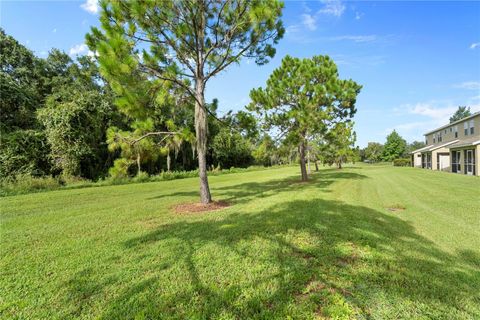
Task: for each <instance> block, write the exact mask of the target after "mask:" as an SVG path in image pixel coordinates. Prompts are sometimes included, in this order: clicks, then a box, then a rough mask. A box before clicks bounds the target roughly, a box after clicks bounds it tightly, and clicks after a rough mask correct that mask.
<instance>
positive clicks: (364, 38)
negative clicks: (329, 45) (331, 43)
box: [329, 34, 378, 42]
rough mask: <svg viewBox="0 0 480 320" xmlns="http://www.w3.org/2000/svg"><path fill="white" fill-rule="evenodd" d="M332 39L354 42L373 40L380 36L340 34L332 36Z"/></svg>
mask: <svg viewBox="0 0 480 320" xmlns="http://www.w3.org/2000/svg"><path fill="white" fill-rule="evenodd" d="M329 39H330V40H338V41H341V40H349V41H353V42H372V41H376V40H377V39H378V37H377V36H376V35H374V34H371V35H360V36H352V35H345V36H338V37H331V38H329Z"/></svg>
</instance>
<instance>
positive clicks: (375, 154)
mask: <svg viewBox="0 0 480 320" xmlns="http://www.w3.org/2000/svg"><path fill="white" fill-rule="evenodd" d="M382 155H383V145H382V144H381V143H378V142H369V143H368V145H367V147H366V148H365V149H364V156H365V159H366V160H369V161H371V162H378V161H380V160H382Z"/></svg>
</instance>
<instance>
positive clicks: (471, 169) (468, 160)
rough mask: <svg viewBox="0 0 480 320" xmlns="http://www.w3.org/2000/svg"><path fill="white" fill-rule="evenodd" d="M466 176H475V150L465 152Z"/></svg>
mask: <svg viewBox="0 0 480 320" xmlns="http://www.w3.org/2000/svg"><path fill="white" fill-rule="evenodd" d="M463 159H464V162H465V167H464V168H465V174H469V175H475V150H463Z"/></svg>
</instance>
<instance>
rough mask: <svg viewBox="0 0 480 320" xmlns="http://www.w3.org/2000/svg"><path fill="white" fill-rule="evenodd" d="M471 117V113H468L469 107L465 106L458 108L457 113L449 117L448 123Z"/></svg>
mask: <svg viewBox="0 0 480 320" xmlns="http://www.w3.org/2000/svg"><path fill="white" fill-rule="evenodd" d="M471 115H472V111H470V107H467V106H459V107H458V109H457V111H455V113H454V114H453V115H452V116H451V117H450V123H452V122H455V121H458V120H462V119H463V118H466V117H468V116H471Z"/></svg>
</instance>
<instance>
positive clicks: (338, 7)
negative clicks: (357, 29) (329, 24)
mask: <svg viewBox="0 0 480 320" xmlns="http://www.w3.org/2000/svg"><path fill="white" fill-rule="evenodd" d="M320 1H321V2H322V3H324V4H325V6H324V7H323V8H322V9H320V10H319V11H318V12H319V13H323V14H328V15H332V16H335V17H340V16H342V14H343V12H345V5H344V4H343V3H342V1H341V0H320Z"/></svg>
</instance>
